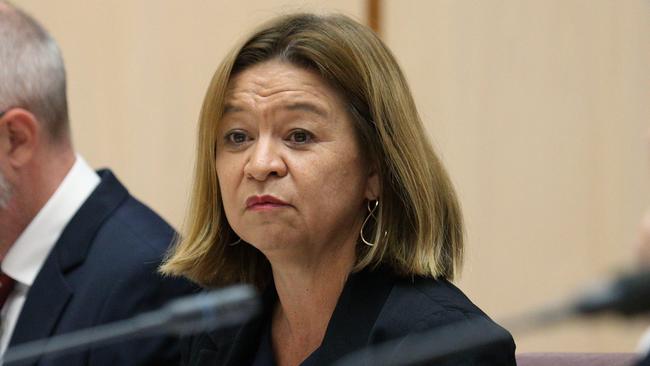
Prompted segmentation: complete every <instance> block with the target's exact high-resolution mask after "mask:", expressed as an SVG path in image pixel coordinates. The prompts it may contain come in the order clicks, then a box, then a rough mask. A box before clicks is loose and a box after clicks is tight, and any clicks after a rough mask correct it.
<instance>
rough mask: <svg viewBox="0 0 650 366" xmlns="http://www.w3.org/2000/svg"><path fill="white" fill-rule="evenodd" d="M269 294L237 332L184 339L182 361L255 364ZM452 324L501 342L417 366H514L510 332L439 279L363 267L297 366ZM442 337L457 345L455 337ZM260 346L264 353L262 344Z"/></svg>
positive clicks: (310, 365) (260, 354)
mask: <svg viewBox="0 0 650 366" xmlns="http://www.w3.org/2000/svg"><path fill="white" fill-rule="evenodd" d="M269 293H270V294H269ZM276 296H277V295H275V292H274V291H267V294H266V295H265V304H266V306H265V307H264V309H265V310H264V312H263V313H262V314H261V315H259V316H258V317H257V318H255V319H253V320H252V321H249V322H248V323H246V324H245V325H243V326H241V327H239V328H233V329H228V330H221V331H216V332H212V333H206V334H201V335H198V336H194V337H192V338H189V339H186V340H184V342H183V345H182V348H181V352H182V364H183V365H188V366H189V365H193V366H207V365H224V366H248V365H253V362H263V359H264V357H265V355H264V352H266V350H265V348H264V347H265V346H264V343H261V340H262V339H263V338H262V337H263V336H264V333H265V330H266V329H268V328H267V324H269V319H270V316H271V310H272V308H273V306H274V304H275V301H276V300H275V299H276ZM452 323H453V324H466V323H471V324H478V327H479V328H480V329H479V331H478V333H485V334H495V333H499V334H501V335H502V337H501V338H500V340H499V341H498V342H495V343H491V344H489V345H487V346H483V347H479V348H474V349H471V350H468V351H464V352H460V353H457V354H456V355H454V356H453V357H452V358H449V357H448V358H446V359H444V360H440V359H439V360H436V361H431V362H427V363H424V364H425V365H499V366H508V365H516V362H515V355H514V354H515V344H514V341H513V340H512V337H511V336H510V334H509V333H508V332H507V331H506V330H504V329H503V328H501V327H499V326H498V325H497V324H496V323H494V322H493V321H492V320H490V318H489V317H488V316H487V315H485V313H483V312H482V311H481V310H480V309H479V308H478V307H476V306H475V305H474V304H472V302H471V301H470V300H469V299H468V298H467V297H466V296H465V295H464V294H463V293H462V292H461V291H460V290H459V289H458V288H456V287H455V286H454V285H452V284H451V283H449V282H448V281H446V280H433V279H427V278H415V279H402V278H398V277H397V276H395V275H393V274H392V273H391V272H390V271H388V270H375V271H370V270H364V271H362V272H360V273H356V274H352V275H350V277H349V278H348V281H347V282H346V284H345V287H344V288H343V291H342V293H341V296H340V298H339V301H338V303H337V305H336V308H335V309H334V313H333V314H332V318H331V319H330V322H329V324H328V327H327V330H326V332H325V337H324V339H323V343H322V344H321V346H320V347H319V348H318V349H316V350H315V351H314V352H313V353H312V354H311V355H310V356H309V357H307V359H306V360H305V361H304V362H302V364H301V365H303V366H314V365H330V364H332V363H334V362H335V361H337V360H339V359H340V358H341V357H343V356H345V355H347V354H349V353H351V352H353V351H356V350H360V349H362V348H364V347H367V346H371V345H376V344H379V343H382V342H385V341H388V340H392V339H396V338H401V337H405V336H411V337H414V336H415V338H414V339H416V338H417V334H418V333H419V332H423V331H427V330H431V329H436V328H440V327H444V326H447V325H449V324H452ZM474 329H475V330H476V329H477V328H474ZM449 336H450V337H454V338H457V339H458V342H460V343H462V342H463V335H462V334H460V335H459V334H450V335H449ZM268 347H269V349H270V343H269V345H268ZM267 350H268V349H267ZM399 351H400V350H399V347H397V349H396V350H395V352H394V353H393V354H394V355H395V356H399V354H400V352H399ZM256 357H257V359H258V360H256V359H255V358H256ZM266 357H268V353H267V354H266ZM266 359H267V360H268V358H266ZM255 365H256V366H257V364H255ZM260 365H263V363H260Z"/></svg>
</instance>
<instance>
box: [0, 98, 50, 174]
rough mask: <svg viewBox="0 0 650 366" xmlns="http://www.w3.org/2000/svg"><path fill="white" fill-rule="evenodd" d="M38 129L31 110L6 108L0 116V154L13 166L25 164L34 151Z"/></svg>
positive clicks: (36, 144)
mask: <svg viewBox="0 0 650 366" xmlns="http://www.w3.org/2000/svg"><path fill="white" fill-rule="evenodd" d="M40 131H41V128H40V125H39V122H38V120H37V119H36V117H35V116H34V115H33V114H32V113H31V112H29V111H27V110H25V109H22V108H13V109H10V110H8V111H7V112H6V113H5V114H4V115H3V116H2V117H1V118H0V148H1V151H0V154H3V155H5V158H6V159H7V161H8V162H9V164H10V165H11V166H13V167H15V168H18V167H21V166H23V165H25V164H26V163H28V162H29V161H30V160H31V159H32V157H33V156H34V154H35V152H36V148H37V147H38V142H39V137H40V136H39V134H40Z"/></svg>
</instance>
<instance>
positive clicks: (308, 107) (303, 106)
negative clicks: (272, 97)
mask: <svg viewBox="0 0 650 366" xmlns="http://www.w3.org/2000/svg"><path fill="white" fill-rule="evenodd" d="M284 109H286V110H288V111H304V112H310V113H314V114H317V115H319V116H321V117H327V110H326V109H324V108H322V107H321V106H319V105H317V104H314V103H310V102H295V103H290V104H287V105H286V106H285V107H284Z"/></svg>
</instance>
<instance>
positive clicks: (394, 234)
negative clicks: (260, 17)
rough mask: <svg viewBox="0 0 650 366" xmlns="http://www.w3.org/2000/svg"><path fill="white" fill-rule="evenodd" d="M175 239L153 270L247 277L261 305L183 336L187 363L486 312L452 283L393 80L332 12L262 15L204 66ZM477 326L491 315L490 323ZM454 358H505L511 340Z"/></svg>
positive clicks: (342, 340) (214, 283)
mask: <svg viewBox="0 0 650 366" xmlns="http://www.w3.org/2000/svg"><path fill="white" fill-rule="evenodd" d="M187 224H188V225H187V228H186V230H185V233H184V236H183V239H182V240H181V241H180V242H179V243H178V244H177V246H176V248H175V250H174V252H173V253H172V254H171V256H170V258H169V259H168V261H167V262H166V264H165V265H164V266H163V267H162V271H163V272H164V273H167V274H173V275H183V276H186V277H188V278H189V279H191V280H193V281H195V282H197V283H199V284H201V285H202V286H204V287H220V286H225V285H229V284H234V283H252V284H255V285H256V286H257V287H258V288H260V290H261V291H263V292H264V293H265V300H266V307H265V311H264V312H263V313H262V314H261V316H259V317H258V318H256V319H255V320H253V321H251V322H250V323H248V324H246V325H245V326H243V327H241V328H240V329H235V330H233V331H231V332H229V331H226V332H223V331H222V332H216V333H212V334H205V335H201V336H198V337H195V338H193V339H192V340H191V342H190V344H189V345H188V347H187V353H186V355H185V356H184V362H185V364H189V365H208V364H209V365H222V364H223V365H274V364H277V365H281V366H284V365H327V364H331V363H333V362H334V361H335V360H337V359H339V358H341V357H342V356H344V355H345V354H347V353H349V352H352V351H355V350H358V349H360V348H363V347H365V346H368V345H371V344H375V343H380V342H382V341H385V340H388V339H392V338H398V337H402V336H406V335H409V334H413V333H416V332H419V331H424V330H428V329H432V328H436V327H440V326H443V325H446V324H451V323H454V322H459V321H465V322H466V321H472V320H473V319H477V320H481V321H483V320H486V319H487V320H489V318H487V316H486V315H485V314H484V313H483V312H481V310H479V309H478V308H477V307H476V306H474V305H473V304H472V303H471V302H470V301H469V300H468V299H467V298H466V297H465V296H464V295H463V294H462V292H460V290H458V289H457V288H456V287H454V286H453V285H452V284H451V283H449V282H448V281H449V280H452V279H453V278H454V274H455V273H456V272H457V271H458V270H459V267H460V264H461V262H462V254H463V243H462V241H463V230H462V218H461V213H460V209H459V206H458V202H457V200H456V196H455V193H454V190H453V188H452V185H451V183H450V181H449V178H448V176H447V174H446V172H445V170H444V168H443V166H442V164H441V163H440V161H439V159H438V158H437V157H436V155H435V153H434V152H433V149H432V147H431V145H430V143H429V141H428V140H427V138H426V133H425V131H424V128H423V126H422V123H421V121H420V118H419V116H418V114H417V111H416V108H415V105H414V102H413V98H412V97H411V94H410V91H409V89H408V86H407V85H406V81H405V78H404V76H403V75H402V73H401V71H400V69H399V67H398V65H397V63H396V61H395V59H394V58H393V56H392V55H391V53H390V51H389V50H388V49H387V48H386V47H385V46H384V45H383V43H382V42H381V41H380V40H379V39H378V38H377V37H376V36H375V34H374V33H373V32H372V31H371V30H369V29H368V28H366V27H364V26H362V25H360V24H358V23H356V22H355V21H353V20H351V19H349V18H347V17H345V16H341V15H334V16H315V15H308V14H297V15H289V16H284V17H280V18H278V19H275V20H273V21H271V22H270V23H268V24H266V25H265V26H263V27H262V28H260V30H259V31H257V32H256V33H254V34H253V35H252V36H251V37H250V38H248V39H247V40H246V41H245V42H244V43H243V44H242V45H240V46H237V47H236V48H235V49H234V50H233V51H232V53H231V54H230V55H229V56H228V57H227V58H226V59H225V60H224V61H223V63H222V64H221V65H220V67H219V68H218V70H217V71H216V73H215V75H214V77H213V79H212V82H211V84H210V87H209V89H208V92H207V95H206V97H205V100H204V104H203V109H202V113H201V118H200V126H199V143H198V160H197V169H196V177H195V185H194V192H193V195H192V202H191V208H190V212H189V217H188V220H187ZM487 324H489V327H494V328H497V327H498V326H497V325H496V324H494V323H492V322H491V321H489V322H487ZM454 360H455V361H453V362H454V363H453V364H459V362H468V363H464V364H479V363H480V364H494V365H508V364H513V365H514V342H512V339H511V338H510V337H509V336H508V337H507V341H506V342H502V343H499V344H497V345H494V346H492V347H487V348H484V349H482V351H480V352H478V351H477V352H470V353H466V354H463V355H462V356H461V357H460V358H457V359H454Z"/></svg>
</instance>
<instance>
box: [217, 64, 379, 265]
mask: <svg viewBox="0 0 650 366" xmlns="http://www.w3.org/2000/svg"><path fill="white" fill-rule="evenodd" d="M216 168H217V176H218V179H219V186H220V187H219V188H220V192H221V197H222V200H223V205H224V209H225V212H226V217H227V219H228V222H229V223H230V226H231V227H232V228H233V229H234V231H235V232H236V233H237V234H238V235H239V236H240V237H241V238H242V239H243V240H245V241H246V242H248V243H250V244H251V245H253V246H255V247H256V248H258V249H259V250H261V251H262V252H263V253H264V254H265V255H266V256H267V257H269V258H270V257H271V256H273V255H284V254H289V253H293V254H296V253H297V254H299V255H305V254H307V255H318V254H321V253H322V252H323V251H327V250H333V249H335V248H342V247H346V248H350V247H352V248H353V247H354V245H356V241H357V237H358V234H359V229H360V227H361V222H362V221H363V218H364V215H365V214H366V211H365V204H364V203H365V200H366V199H375V198H376V197H377V196H378V179H377V178H376V175H375V174H374V173H372V170H371V168H370V166H369V165H368V164H367V163H366V162H365V160H364V158H363V156H362V153H361V150H360V148H359V144H358V141H357V138H356V136H355V131H354V127H353V124H352V121H351V119H350V117H349V115H348V113H347V112H346V110H345V108H344V106H343V103H342V101H341V100H340V98H339V97H338V95H337V93H336V92H335V91H334V89H332V88H331V87H329V86H328V85H327V84H326V83H325V82H324V81H323V80H322V79H321V78H320V76H319V75H318V74H316V73H315V72H313V71H309V70H306V69H303V68H299V67H297V66H293V65H291V64H289V63H286V62H282V61H277V60H272V61H267V62H264V63H261V64H258V65H255V66H252V67H250V68H248V69H246V70H245V71H243V72H241V73H239V74H238V75H236V76H235V77H234V78H233V79H232V80H231V82H230V84H229V86H228V91H227V95H226V100H225V110H224V115H223V118H222V120H221V121H219V126H218V135H217V154H216ZM287 251H291V252H287ZM270 259H271V258H270Z"/></svg>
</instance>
